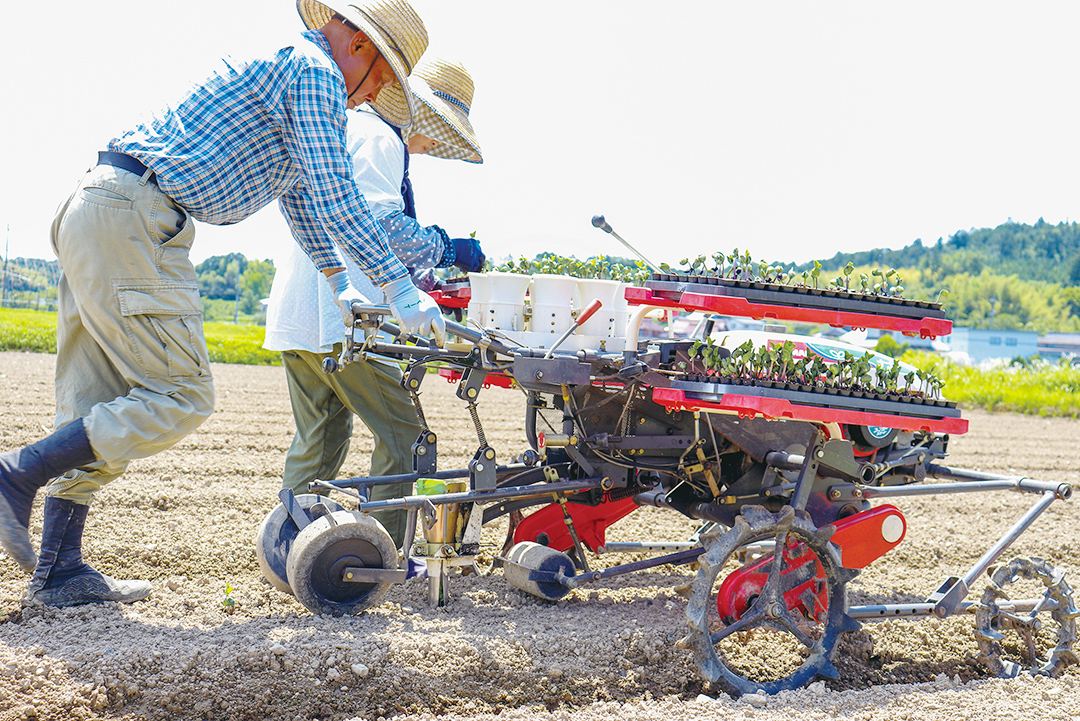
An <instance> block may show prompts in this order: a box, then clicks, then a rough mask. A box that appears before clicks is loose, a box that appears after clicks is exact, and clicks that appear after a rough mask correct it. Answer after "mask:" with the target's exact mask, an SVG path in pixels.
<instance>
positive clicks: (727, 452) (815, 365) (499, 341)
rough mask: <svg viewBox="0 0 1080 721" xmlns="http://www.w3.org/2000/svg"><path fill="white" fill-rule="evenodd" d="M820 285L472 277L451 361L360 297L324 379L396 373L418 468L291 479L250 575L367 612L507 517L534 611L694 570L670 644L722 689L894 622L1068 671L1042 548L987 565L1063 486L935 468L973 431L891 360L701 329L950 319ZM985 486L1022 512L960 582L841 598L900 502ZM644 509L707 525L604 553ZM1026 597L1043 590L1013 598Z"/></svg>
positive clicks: (776, 337)
mask: <svg viewBox="0 0 1080 721" xmlns="http://www.w3.org/2000/svg"><path fill="white" fill-rule="evenodd" d="M600 222H601V223H602V222H603V221H602V219H600ZM596 224H597V225H598V227H603V226H602V225H600V224H599V223H596ZM605 225H606V224H605ZM604 229H605V230H608V231H609V232H611V231H610V227H609V226H608V227H605V228H604ZM620 240H621V239H620ZM732 276H735V277H734V278H733V277H732ZM787 280H790V278H789V279H787ZM813 280H814V282H813V285H810V284H809V283H797V282H796V283H794V284H792V283H790V282H776V281H777V279H776V278H773V277H771V276H770V274H769V273H765V274H763V276H761V277H759V276H756V275H755V276H754V277H750V276H749V274H747V273H745V272H743V273H742V274H741V277H739V274H733V273H728V274H725V273H713V274H700V273H694V274H689V275H687V274H680V275H671V274H666V273H653V274H652V275H651V276H650V278H649V279H648V280H647V281H644V283H643V284H641V285H630V286H626V285H622V284H619V283H617V282H614V281H586V280H577V279H575V278H571V277H559V276H544V275H536V276H533V277H529V276H527V275H525V276H521V275H517V276H515V275H513V274H508V273H486V274H471V275H470V279H469V282H468V283H458V284H450V285H448V286H446V287H444V288H443V289H442V290H441V292H440V293H439V299H440V302H441V303H443V304H445V307H447V308H458V309H464V308H465V307H466V306H467V307H468V318H469V320H470V326H464V325H461V324H458V323H452V322H451V323H448V332H449V334H450V335H451V336H454V337H456V339H457V341H458V342H456V343H450V344H448V345H447V346H446V347H445V348H436V347H434V345H429V344H428V342H427V341H426V340H423V339H419V338H415V337H404V336H402V335H400V334H397V332H396V328H395V327H394V326H392V325H390V324H388V323H386V322H385V320H384V319H385V318H386V317H387V310H386V309H385V308H380V307H373V306H372V307H368V306H360V305H356V306H354V316H355V322H354V327H353V328H351V329H349V331H348V333H347V335H346V339H345V344H344V350H343V352H342V354H341V357H340V358H338V359H337V360H336V362H335V361H333V360H332V361H331V362H329V363H327V367H326V368H325V370H327V372H334V370H336V368H338V367H341V366H343V365H345V364H347V363H349V362H352V361H354V360H356V359H359V358H363V357H367V356H388V357H393V358H403V359H408V365H407V366H406V372H405V376H404V380H403V383H404V385H405V387H406V389H407V390H409V391H410V392H411V393H412V397H413V401H414V404H415V406H416V411H417V415H418V418H419V419H420V422H421V425H422V427H423V429H424V430H423V433H421V435H420V437H419V438H418V439H417V441H416V443H415V445H414V446H413V454H414V473H411V474H403V475H399V476H390V477H378V478H375V477H360V478H350V479H345V480H336V481H333V482H324V481H317V482H315V483H313V484H312V486H313V489H312V490H319V491H322V492H326V491H332V492H333V493H332V494H331V495H330V496H324V495H316V494H314V493H312V494H304V495H298V496H294V495H293V494H292V493H290V492H288V491H282V493H281V501H282V502H281V505H279V506H278V507H277V508H275V509H274V510H273V511H271V512H270V514H269V515H268V516H267V517H266V519H265V521H264V522H263V525H262V527H261V528H260V530H259V537H258V542H257V551H258V553H257V555H258V558H259V562H260V566H261V567H262V570H263V572H264V574H265V575H266V577H267V579H268V580H269V581H270V582H271V583H272V584H273V585H274V586H276V587H277V588H279V589H281V590H283V591H286V592H290V593H293V594H294V595H295V596H296V598H297V599H298V600H299V601H300V602H301V603H302V604H303V605H304V606H306V607H307V608H309V609H310V610H311V611H313V612H316V613H324V614H333V615H342V614H355V613H360V612H362V611H364V610H365V609H367V608H370V607H372V606H374V605H376V604H378V603H379V602H380V600H381V599H382V598H383V596H384V595H385V593H386V592H387V591H388V589H389V588H390V586H391V585H392V584H395V583H404V582H406V581H407V580H409V579H413V578H418V579H419V578H425V577H426V579H427V583H428V597H429V602H430V603H431V604H432V605H442V604H443V603H445V602H446V600H447V599H448V597H449V593H450V591H451V579H452V577H453V575H454V574H456V573H459V572H460V573H468V572H472V571H475V570H476V563H475V562H476V557H477V555H478V552H479V550H480V543H481V530H482V527H483V526H484V524H488V523H492V522H494V521H496V520H497V519H502V518H504V517H508V518H509V523H508V524H507V525H508V527H509V531H508V536H507V539H506V543H505V545H504V546H503V547H502V549H501V552H499V553H498V555H497V558H496V565H499V566H501V567H502V573H503V575H504V577H505V580H506V581H507V582H509V583H510V584H512V585H513V586H514V587H516V588H518V589H520V590H521V591H523V592H525V593H527V594H530V595H533V596H536V597H538V598H541V599H545V600H548V601H556V600H558V599H560V598H563V597H564V596H566V595H567V594H568V593H570V592H571V591H573V590H574V589H577V588H585V587H587V586H588V585H589V584H593V583H596V582H599V581H605V582H608V583H610V582H612V581H611V579H616V578H618V577H620V576H623V575H625V574H629V573H636V572H642V571H646V570H647V569H650V568H657V567H660V566H664V565H682V564H693V565H692V566H691V568H696V572H695V573H696V575H695V576H694V577H693V580H692V582H691V583H690V584H689V586H688V587H687V588H686V589H683V591H684V592H685V593H686V594H687V595H688V605H687V611H686V621H687V628H686V629H685V630H686V633H685V637H684V638H682V640H680V641H679V642H678V645H679V646H680V647H681V648H685V649H687V650H688V651H689V652H690V653H691V654H692V657H693V664H694V666H695V667H696V669H697V671H698V672H699V673H700V674H701V676H702V677H703V678H704V679H705V680H706V681H707V682H711V683H714V684H716V685H717V686H719V687H721V688H723V689H724V690H726V691H728V692H729V693H732V694H735V695H738V694H741V693H747V692H754V691H757V690H764V691H765V692H767V693H777V692H779V691H781V690H784V689H791V688H797V687H800V686H802V685H804V684H806V683H809V682H810V681H812V680H813V679H814V678H816V677H832V678H835V677H837V675H838V673H837V669H836V668H835V666H834V665H833V663H832V660H831V659H832V655H833V652H834V650H835V648H836V645H837V642H838V639H839V637H840V635H841V634H843V633H844V632H847V631H852V630H855V629H858V628H859V627H860V626H861V624H862V623H863V622H865V621H869V620H875V619H887V618H912V617H931V616H932V617H937V618H945V617H948V616H952V615H955V614H961V613H964V614H973V615H974V617H975V640H976V642H977V644H978V647H979V649H980V653H981V657H982V658H983V659H984V660H985V662H986V663H987V664H988V666H989V668H990V669H991V671H992V672H994V673H995V674H997V675H1001V676H1011V675H1016V674H1018V673H1021V672H1024V671H1029V672H1036V673H1045V674H1051V675H1055V674H1058V673H1060V672H1061V671H1062V670H1063V669H1064V668H1065V666H1066V665H1067V664H1069V663H1074V662H1076V661H1077V656H1076V654H1075V650H1074V646H1075V641H1076V617H1077V616H1078V615H1080V613H1078V611H1077V608H1076V605H1075V602H1074V600H1073V597H1072V592H1071V590H1070V588H1069V586H1068V584H1067V583H1066V581H1065V579H1064V577H1063V575H1062V573H1060V572H1059V571H1058V570H1056V569H1054V568H1053V567H1051V566H1050V565H1049V564H1047V563H1046V562H1044V561H1042V560H1040V559H1036V558H1022V557H1021V558H1016V559H1013V560H1011V561H1008V562H1004V563H1002V561H1001V559H1002V556H1003V554H1004V553H1005V552H1006V550H1007V549H1008V548H1009V546H1010V545H1011V544H1012V543H1013V542H1014V541H1015V540H1016V539H1017V538H1018V537H1019V536H1020V535H1021V534H1022V533H1023V532H1024V531H1025V530H1026V529H1027V528H1028V527H1029V526H1030V525H1032V524H1033V523H1034V522H1035V521H1036V520H1037V519H1038V518H1039V516H1040V515H1041V514H1042V513H1043V512H1044V511H1045V510H1046V509H1047V508H1048V507H1049V506H1050V505H1052V504H1053V503H1055V502H1056V501H1062V500H1067V499H1068V498H1069V497H1070V496H1071V493H1072V489H1071V488H1070V486H1069V485H1068V484H1064V483H1055V482H1050V481H1039V480H1034V479H1030V478H1023V477H1011V476H1000V475H994V474H987V473H980V472H976V471H972V470H965V469H959V468H952V467H949V466H946V465H943V464H942V460H943V459H944V457H945V455H946V447H947V444H948V441H949V437H950V436H951V435H954V434H962V433H964V432H965V431H966V430H967V421H966V420H964V419H962V418H961V416H960V412H959V410H958V409H957V408H956V406H955V404H953V403H950V402H948V401H946V400H944V399H942V398H941V397H940V388H939V387H938V386H937V385H936V384H935V382H934V380H933V378H932V377H930V376H927V375H925V374H922V373H921V372H916V371H914V370H913V369H910V368H905V367H903V366H901V365H900V364H899V363H896V362H894V361H893V360H892V359H890V358H887V357H885V356H880V355H877V354H874V353H872V352H870V353H868V352H866V351H865V350H863V349H860V348H857V347H854V346H849V345H845V344H843V343H839V342H836V341H833V342H828V341H824V340H822V339H820V338H809V337H801V336H795V335H792V334H789V333H784V332H778V331H775V330H774V331H769V330H766V331H754V332H743V333H741V334H740V333H735V332H716V331H714V330H713V328H712V324H713V323H715V320H714V319H715V317H716V316H744V317H750V318H756V319H766V320H776V321H796V322H802V323H821V324H828V325H832V326H836V327H841V326H851V327H857V328H881V329H887V330H895V331H900V332H902V333H904V334H907V335H914V336H922V337H935V336H943V335H947V334H948V333H949V332H950V330H951V323H950V322H949V321H948V320H946V319H945V316H944V313H943V312H942V310H941V308H940V306H939V305H936V304H932V303H923V302H916V301H910V300H906V299H903V298H901V297H899V294H897V293H895V292H894V293H891V294H890V293H885V292H881V291H878V292H870V293H867V292H862V291H861V290H860V291H859V292H852V291H849V290H848V289H847V287H846V286H847V284H846V283H844V284H843V285H844V287H840V284H839V283H836V284H834V285H832V286H831V287H829V288H826V289H819V288H818V287H817V278H816V275H815V276H814V279H813ZM883 280H884V276H883ZM526 296H527V300H526ZM575 309H577V310H575ZM656 309H672V310H679V311H683V312H688V313H700V314H701V315H702V317H703V318H704V320H703V322H702V323H701V324H700V325H699V327H698V329H697V330H696V331H695V333H694V334H693V336H692V337H685V338H672V337H668V338H659V339H647V340H646V339H641V338H639V335H640V327H641V323H642V321H643V319H644V318H645V317H646V316H647V314H649V313H650V312H655V311H656ZM766 328H768V326H766ZM380 330H381V331H383V333H382V335H381V336H380V335H378V333H379V331H380ZM386 331H390V332H391V333H392V336H391V337H393V341H392V342H388V341H386V340H385V338H386ZM431 366H438V367H439V369H440V374H441V375H443V376H444V377H448V378H450V379H451V380H452V381H453V382H456V383H457V397H458V398H460V399H461V402H462V403H463V404H464V405H465V407H466V409H467V411H468V413H469V416H470V418H471V419H472V422H473V424H474V426H475V430H476V436H477V443H478V446H477V449H476V452H475V454H474V456H473V458H472V460H471V461H470V462H469V463H468V467H467V468H463V469H454V470H445V469H441V468H439V467H438V438H437V429H435V428H429V427H428V425H427V422H426V419H425V416H424V413H423V408H422V406H421V404H420V390H421V385H422V383H423V382H424V381H425V376H426V375H427V370H428V368H429V367H431ZM490 384H500V385H511V384H512V385H515V386H517V387H520V388H521V389H522V391H523V393H524V398H525V404H524V411H525V429H526V436H527V441H528V444H529V447H528V448H526V449H524V450H523V451H521V452H519V453H517V454H516V455H515V456H513V458H512V459H511V458H510V457H508V456H507V455H505V452H504V451H499V450H497V449H495V448H493V447H491V446H490V445H489V443H488V441H487V439H486V436H485V434H484V429H483V425H482V422H481V418H480V413H479V408H478V401H479V399H480V397H481V395H482V391H483V389H484V388H485V387H487V386H489V385H490ZM404 481H409V482H415V483H416V488H417V493H416V494H415V495H411V496H408V497H406V498H402V499H394V500H384V501H368V500H366V499H367V498H368V497H369V496H368V492H369V490H370V489H371V488H372V487H373V486H375V485H378V484H383V483H400V482H404ZM991 491H1013V492H1019V493H1023V494H1030V495H1031V497H1032V499H1033V500H1032V504H1031V506H1030V508H1029V509H1028V510H1027V511H1026V512H1025V513H1023V514H1022V515H1021V516H1020V518H1018V519H1017V520H1016V521H1015V523H1014V524H1013V526H1012V527H1011V528H1009V529H1008V531H1007V532H1005V533H1004V535H1002V537H1001V538H999V539H996V540H995V541H994V542H993V543H992V544H990V546H989V548H987V550H986V552H985V553H984V554H983V555H982V556H981V557H980V558H979V559H978V560H977V561H976V562H975V563H974V564H973V565H972V566H971V568H970V569H969V570H968V571H967V572H966V573H965V574H963V575H962V576H959V577H950V578H946V579H943V581H942V583H941V585H940V587H938V588H936V589H928V591H930V592H929V594H928V595H927V597H926V599H925V601H923V602H921V603H894V604H884V605H870V606H853V605H849V603H848V600H847V584H848V582H849V581H850V580H851V579H852V578H854V577H855V576H856V575H857V574H858V573H859V571H860V569H862V568H864V567H866V566H867V565H868V564H870V563H872V562H873V561H874V560H876V559H878V558H880V557H881V556H883V555H884V554H885V553H887V552H889V551H890V550H891V549H892V548H895V547H896V546H897V545H898V544H900V543H901V542H902V541H903V539H904V536H905V533H906V531H907V522H906V520H905V518H904V514H903V512H902V511H901V510H900V508H899V507H898V506H897V505H894V502H896V503H900V502H901V501H903V499H905V498H907V497H911V496H932V495H952V494H961V493H985V492H991ZM335 498H343V500H344V502H346V503H348V504H349V505H352V506H354V507H355V508H356V510H347V509H346V508H345V507H343V506H342V505H341V504H339V503H338V502H337V501H336V500H334V499H335ZM640 506H655V507H660V508H664V509H670V510H671V511H672V512H675V513H680V514H682V515H684V516H686V517H688V518H691V519H696V520H698V521H700V522H701V526H700V530H699V532H698V533H697V534H695V536H694V537H693V538H691V539H688V540H687V541H686V542H684V543H674V544H673V543H661V542H652V541H650V540H649V539H642V540H641V541H640V542H636V543H618V544H616V543H611V544H608V543H606V542H605V541H606V538H605V530H606V529H607V527H608V526H610V525H611V524H613V523H615V522H616V521H618V520H619V519H621V518H623V517H625V516H626V515H628V514H630V513H632V512H633V511H634V510H635V509H637V508H639V507H640ZM390 509H407V511H408V519H409V522H408V526H407V530H406V539H405V542H404V544H403V546H402V548H401V549H396V548H394V543H393V542H392V541H391V539H390V536H389V535H388V534H387V533H386V531H385V530H384V529H383V528H382V526H381V525H380V524H379V523H378V522H377V521H376V520H375V519H374V518H372V517H371V516H370V515H368V514H369V513H371V512H374V511H379V510H390ZM612 551H632V552H635V553H642V552H644V553H646V554H647V555H646V560H641V561H635V562H632V563H625V564H622V565H616V566H611V567H606V568H603V569H602V570H600V569H593V568H591V567H590V564H589V559H590V552H592V553H594V554H596V553H605V552H612ZM984 574H988V578H983V575H984ZM1033 586H1034V587H1037V588H1038V589H1039V591H1038V593H1035V594H1034V596H1033V597H1018V595H1019V596H1027V595H1030V592H1026V593H1023V594H1018V593H1017V590H1018V589H1020V588H1021V587H1022V588H1024V589H1025V590H1026V589H1028V588H1031V587H1033ZM680 635H682V634H681V633H680Z"/></svg>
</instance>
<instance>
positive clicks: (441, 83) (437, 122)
mask: <svg viewBox="0 0 1080 721" xmlns="http://www.w3.org/2000/svg"><path fill="white" fill-rule="evenodd" d="M411 80H412V82H411V83H410V88H411V89H412V94H413V95H414V96H415V97H416V99H417V100H419V101H420V103H419V104H417V105H416V114H415V115H414V116H413V124H412V127H411V128H409V133H410V134H411V135H426V136H427V137H429V138H432V139H434V140H438V141H439V144H438V145H436V146H435V147H434V148H433V149H432V150H430V151H428V153H427V154H428V155H434V156H435V157H438V158H449V159H451V160H465V161H468V162H470V163H482V162H484V159H483V157H482V153H481V151H480V144H479V143H478V142H477V141H476V132H475V131H474V130H473V126H472V123H470V122H469V108H470V107H471V106H472V101H473V81H472V78H471V77H470V76H469V72H468V71H467V70H466V69H465V68H464V67H462V66H461V65H458V64H456V63H447V62H444V61H442V60H431V61H424V62H422V63H420V64H419V65H417V66H416V69H415V70H414V71H413V75H412V78H411ZM379 99H380V100H381V99H382V95H381V94H380V96H379Z"/></svg>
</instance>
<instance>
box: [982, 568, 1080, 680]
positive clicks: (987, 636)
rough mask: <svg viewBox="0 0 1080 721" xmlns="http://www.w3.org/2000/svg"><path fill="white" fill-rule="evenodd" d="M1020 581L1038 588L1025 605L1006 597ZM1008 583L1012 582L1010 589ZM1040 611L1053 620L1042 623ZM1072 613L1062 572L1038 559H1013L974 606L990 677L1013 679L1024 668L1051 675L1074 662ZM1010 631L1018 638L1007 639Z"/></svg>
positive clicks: (993, 577)
mask: <svg viewBox="0 0 1080 721" xmlns="http://www.w3.org/2000/svg"><path fill="white" fill-rule="evenodd" d="M1021 581H1029V582H1033V583H1031V584H1029V585H1031V586H1034V587H1035V588H1036V593H1041V595H1039V596H1036V597H1034V598H1029V599H1027V600H1031V601H1034V606H1033V607H1032V608H1030V609H1029V610H1020V608H1017V606H1020V607H1021V608H1023V607H1026V606H1029V605H1031V604H1021V603H1020V602H1018V603H1017V604H1015V605H1014V604H1013V603H1012V602H1013V601H1014V600H1018V599H1014V598H1012V596H1015V595H1017V594H1016V593H1015V591H1017V590H1019V588H1018V587H1015V586H1014V584H1018V583H1020V582H1021ZM1010 586H1014V588H1013V593H1012V594H1010V592H1009V587H1010ZM1020 595H1024V594H1020ZM1046 611H1049V618H1050V620H1051V621H1052V622H1053V624H1044V623H1043V621H1042V620H1041V619H1040V618H1039V614H1040V613H1045V612H1046ZM1077 616H1080V611H1077V609H1076V604H1075V603H1074V601H1073V597H1072V589H1071V588H1069V584H1068V583H1066V582H1065V574H1064V572H1062V571H1060V570H1058V569H1056V568H1054V567H1053V566H1051V565H1050V564H1049V563H1047V562H1046V561H1044V560H1042V559H1041V558H1025V557H1019V558H1014V559H1013V560H1012V561H1010V562H1009V563H1008V564H1006V565H1004V566H1000V567H999V568H998V569H997V570H996V571H994V573H993V575H991V577H990V585H989V586H987V587H986V590H985V591H984V592H983V595H982V598H981V599H980V603H979V606H978V608H977V609H976V611H975V641H976V643H978V645H979V652H980V655H981V656H982V659H983V661H984V662H985V663H986V665H987V666H988V667H989V669H990V672H991V673H993V674H994V675H996V676H999V677H1001V678H1014V677H1016V676H1018V675H1019V674H1020V673H1021V672H1022V671H1024V670H1026V671H1027V672H1029V673H1032V674H1044V675H1047V676H1057V675H1059V674H1061V673H1062V672H1063V671H1064V670H1065V667H1066V666H1068V665H1069V664H1070V663H1077V662H1078V661H1080V659H1078V658H1077V655H1076V652H1075V651H1074V647H1075V645H1076V617H1077ZM1055 628H1056V630H1055ZM1010 631H1011V632H1015V636H1014V638H1015V637H1018V641H1019V642H1018V643H1014V642H1012V640H1011V639H1010V635H1009V634H1008V632H1010ZM1010 657H1011V658H1010ZM1014 658H1015V659H1017V660H1012V659H1014Z"/></svg>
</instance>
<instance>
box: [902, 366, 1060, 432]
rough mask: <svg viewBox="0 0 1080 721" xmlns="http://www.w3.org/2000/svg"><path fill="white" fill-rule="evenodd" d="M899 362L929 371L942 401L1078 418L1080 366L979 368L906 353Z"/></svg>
mask: <svg viewBox="0 0 1080 721" xmlns="http://www.w3.org/2000/svg"><path fill="white" fill-rule="evenodd" d="M902 360H903V361H905V362H907V363H910V364H912V365H913V366H916V367H918V368H922V369H923V370H933V372H934V375H936V376H937V377H939V378H941V379H942V380H944V381H945V389H944V391H943V392H944V395H945V397H946V398H948V399H949V400H951V401H956V402H958V403H960V404H962V405H964V406H969V407H971V406H974V407H980V408H985V409H986V410H988V411H1016V412H1017V413H1027V414H1029V415H1039V416H1069V417H1072V418H1077V417H1080V366H1075V365H1070V364H1068V363H1048V362H1046V361H1039V360H1035V361H1031V362H1030V363H1025V364H1009V365H1002V366H999V367H996V368H991V369H979V368H972V367H970V366H961V365H957V364H955V363H950V362H949V361H947V360H944V359H943V358H941V357H940V356H936V355H933V354H930V353H922V352H917V351H908V352H907V353H905V354H904V356H903V358H902Z"/></svg>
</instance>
